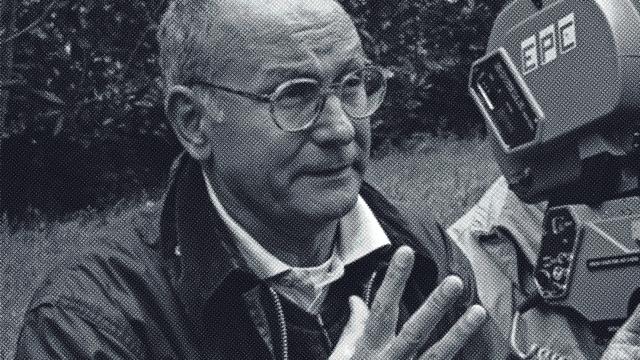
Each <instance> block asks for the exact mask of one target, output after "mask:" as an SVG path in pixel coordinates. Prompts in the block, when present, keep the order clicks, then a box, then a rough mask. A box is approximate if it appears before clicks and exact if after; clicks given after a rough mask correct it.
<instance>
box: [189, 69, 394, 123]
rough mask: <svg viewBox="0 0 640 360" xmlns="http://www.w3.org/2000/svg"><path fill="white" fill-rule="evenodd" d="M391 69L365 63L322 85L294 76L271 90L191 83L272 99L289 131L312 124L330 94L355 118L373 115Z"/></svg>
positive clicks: (276, 117)
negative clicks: (255, 92)
mask: <svg viewBox="0 0 640 360" xmlns="http://www.w3.org/2000/svg"><path fill="white" fill-rule="evenodd" d="M391 76H392V73H391V72H390V71H388V70H386V69H384V68H381V67H378V66H366V67H363V68H361V69H358V70H355V71H352V72H350V73H348V74H347V75H345V76H344V77H343V78H342V80H341V81H340V82H338V83H333V84H330V85H327V86H323V85H322V84H321V83H320V82H319V81H318V80H315V79H307V78H300V79H292V80H289V81H286V82H284V83H282V84H280V85H279V86H278V87H277V88H276V89H275V90H274V91H273V92H272V93H271V94H268V95H266V94H254V93H250V92H246V91H241V90H236V89H232V88H228V87H225V86H220V85H216V84H211V83H208V82H206V81H201V80H193V81H190V82H189V85H201V86H207V87H212V88H215V89H219V90H223V91H226V92H229V93H232V94H236V95H240V96H243V97H246V98H248V99H252V100H255V101H259V102H264V103H269V105H270V112H271V118H272V119H273V121H274V122H275V123H276V125H277V126H278V127H279V128H280V129H282V130H284V131H289V132H296V131H301V130H304V129H307V128H309V127H310V126H311V125H312V124H313V122H314V121H315V120H316V119H317V118H318V115H319V114H320V113H321V112H322V110H323V109H324V106H325V103H326V101H327V98H328V96H329V95H331V94H335V95H336V96H337V97H338V98H339V99H340V103H341V105H342V109H343V110H344V112H345V113H346V114H347V115H349V116H350V117H352V118H354V119H364V118H366V117H368V116H371V115H372V114H373V113H374V112H375V111H376V110H378V108H379V107H380V105H381V104H382V100H384V95H385V92H386V89H387V79H388V78H390V77H391Z"/></svg>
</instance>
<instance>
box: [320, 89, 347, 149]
mask: <svg viewBox="0 0 640 360" xmlns="http://www.w3.org/2000/svg"><path fill="white" fill-rule="evenodd" d="M311 134H312V137H313V140H314V141H315V142H316V143H318V144H320V145H324V146H331V145H333V146H335V145H346V144H348V143H350V142H351V141H353V139H354V137H355V134H356V129H355V127H354V126H353V120H352V119H351V118H349V116H348V115H347V114H346V113H345V112H344V110H343V109H342V102H341V100H340V99H339V98H338V97H337V96H336V95H333V94H332V95H329V96H328V97H327V99H326V101H325V103H324V107H323V109H322V110H321V112H320V114H319V115H318V119H317V120H316V124H315V126H314V129H313V131H312V133H311Z"/></svg>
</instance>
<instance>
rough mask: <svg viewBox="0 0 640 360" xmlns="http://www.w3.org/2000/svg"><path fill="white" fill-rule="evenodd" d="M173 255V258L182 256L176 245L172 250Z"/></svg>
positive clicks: (178, 246)
mask: <svg viewBox="0 0 640 360" xmlns="http://www.w3.org/2000/svg"><path fill="white" fill-rule="evenodd" d="M173 254H174V255H175V256H182V249H180V245H176V247H175V248H174V249H173Z"/></svg>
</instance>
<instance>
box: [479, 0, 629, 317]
mask: <svg viewBox="0 0 640 360" xmlns="http://www.w3.org/2000/svg"><path fill="white" fill-rule="evenodd" d="M638 29H640V0H547V1H544V0H543V1H538V2H536V1H533V0H515V1H513V2H512V3H510V4H509V5H508V6H507V7H505V9H503V11H502V12H501V13H500V14H499V16H498V17H497V19H496V21H495V23H494V26H493V30H492V33H491V37H490V39H489V43H488V46H487V53H486V55H485V56H484V57H482V58H481V59H479V60H478V61H476V62H475V63H474V64H473V66H472V68H471V73H470V76H469V90H470V93H471V95H472V97H473V99H474V101H475V102H476V104H477V106H478V108H479V109H480V111H481V112H482V114H483V116H484V118H485V121H486V123H487V128H488V129H489V134H490V141H491V142H492V148H493V153H494V156H495V159H496V161H497V163H498V165H499V167H500V169H501V171H502V173H503V174H504V176H505V178H506V180H507V183H508V184H509V188H510V189H511V190H512V191H513V192H514V193H515V194H516V195H517V196H518V197H519V198H520V199H521V200H523V201H525V202H527V203H536V202H540V201H548V203H549V207H548V209H547V212H546V215H545V219H544V224H543V228H544V236H543V239H542V243H541V250H540V253H539V257H538V262H537V264H536V269H535V282H536V285H537V287H538V291H539V294H540V295H541V297H542V298H543V299H544V301H545V302H546V303H547V304H550V305H552V306H561V307H568V308H571V309H573V310H576V311H577V312H578V313H580V314H581V315H582V316H584V317H585V318H586V319H587V320H589V321H590V322H591V323H592V325H595V326H594V328H597V329H603V328H605V329H613V328H615V326H616V325H618V324H620V323H621V322H622V321H623V320H624V319H626V318H627V317H628V316H629V314H630V311H632V310H633V308H635V306H636V305H637V304H638V302H640V299H639V297H640V291H639V290H638V289H640V197H639V195H640V190H639V189H640V31H638Z"/></svg>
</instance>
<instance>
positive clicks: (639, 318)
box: [602, 306, 640, 360]
mask: <svg viewBox="0 0 640 360" xmlns="http://www.w3.org/2000/svg"><path fill="white" fill-rule="evenodd" d="M623 359H624V360H628V359H640V306H638V307H636V310H635V311H634V312H633V315H631V317H630V318H629V319H628V320H627V322H626V323H624V325H623V326H622V327H621V328H620V330H618V332H617V333H616V335H615V336H614V337H613V339H611V342H610V343H609V346H607V350H606V351H605V352H604V355H602V360H623Z"/></svg>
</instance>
